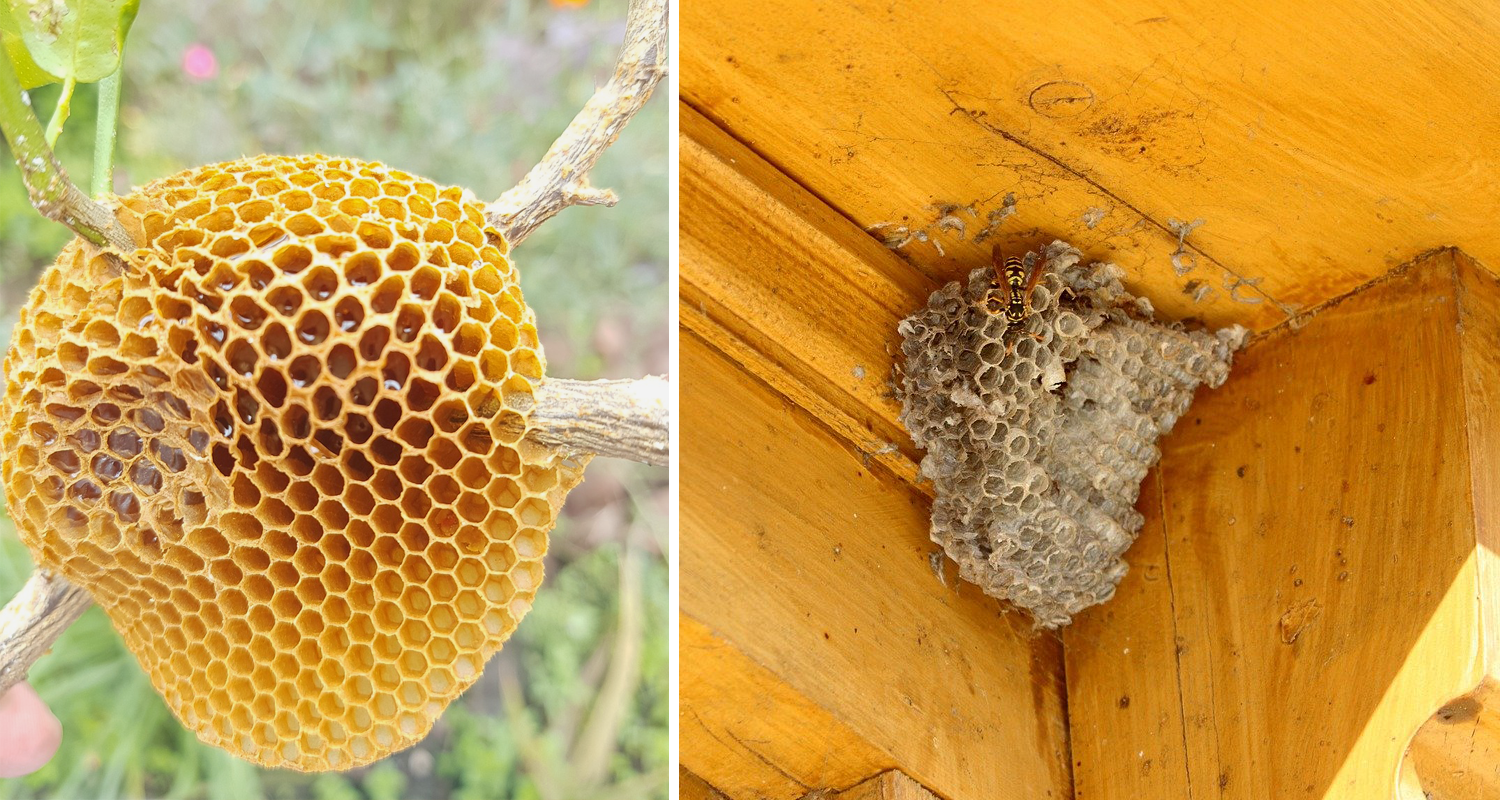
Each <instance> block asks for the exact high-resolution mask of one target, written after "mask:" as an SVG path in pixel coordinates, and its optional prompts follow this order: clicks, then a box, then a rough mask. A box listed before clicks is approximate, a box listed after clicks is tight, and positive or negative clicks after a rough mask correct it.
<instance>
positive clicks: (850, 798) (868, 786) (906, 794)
mask: <svg viewBox="0 0 1500 800" xmlns="http://www.w3.org/2000/svg"><path fill="white" fill-rule="evenodd" d="M832 797H833V798H837V800H939V798H938V796H937V795H935V794H933V793H932V792H929V791H928V790H927V788H926V787H924V786H923V785H922V784H920V783H917V782H916V781H914V780H912V779H911V777H910V776H908V775H907V774H906V773H904V772H902V771H900V770H896V769H893V770H891V771H889V772H882V773H880V774H879V775H876V776H875V777H873V778H870V779H869V780H867V781H865V782H863V783H861V784H859V785H858V786H855V787H853V788H850V789H846V790H845V791H842V792H839V793H838V794H836V795H832Z"/></svg>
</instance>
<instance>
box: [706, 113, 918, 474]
mask: <svg viewBox="0 0 1500 800" xmlns="http://www.w3.org/2000/svg"><path fill="white" fill-rule="evenodd" d="M681 120H682V134H681V138H680V142H681V145H680V148H679V152H680V156H679V158H680V161H681V170H680V172H681V181H680V190H679V191H680V198H681V199H680V203H681V205H682V207H683V208H684V209H691V212H690V213H685V214H683V215H682V224H681V232H680V239H681V248H680V250H681V264H682V269H681V280H680V291H681V304H680V308H681V310H682V313H681V319H682V325H683V326H684V327H685V328H687V329H688V330H691V331H693V332H695V333H697V334H698V335H700V336H702V337H703V338H704V339H705V340H707V341H710V342H712V343H713V345H714V347H716V348H719V349H720V350H722V351H724V352H725V353H726V354H728V355H729V356H730V357H731V358H733V359H734V360H735V361H736V362H738V363H740V364H743V365H745V367H746V368H747V369H748V370H749V371H751V372H753V373H754V374H755V375H757V376H758V377H759V378H760V379H761V380H762V381H765V382H766V383H767V384H768V385H769V386H771V388H773V389H774V390H775V391H777V392H779V393H781V394H782V395H784V396H786V397H787V398H788V399H789V400H790V401H792V402H794V403H796V404H797V405H799V406H801V407H803V408H805V409H807V410H808V411H809V412H811V413H812V414H813V415H814V416H816V417H817V418H818V419H820V420H822V421H823V422H824V423H825V424H827V425H828V426H830V427H831V428H832V429H833V430H834V431H835V432H836V433H837V434H838V435H839V436H841V437H842V438H844V439H846V440H847V441H849V442H850V443H851V445H853V446H854V447H856V448H857V449H859V450H860V451H861V452H863V453H865V454H867V456H868V457H869V458H870V459H871V460H873V461H874V462H876V463H878V464H880V465H881V466H883V467H884V468H886V469H888V470H891V471H892V472H894V473H895V474H897V475H898V476H901V477H903V478H905V479H907V480H908V481H912V482H915V480H916V461H917V460H919V459H920V455H919V454H918V453H917V452H916V449H915V447H914V446H913V445H912V443H911V439H910V437H908V436H907V434H906V431H905V430H904V429H903V428H902V427H901V423H900V422H899V421H898V420H897V416H898V415H899V414H900V410H901V407H900V404H899V403H898V402H897V401H896V400H895V399H894V398H893V397H892V396H891V391H890V387H889V385H888V379H889V376H890V368H891V363H892V362H891V359H892V354H893V353H896V352H898V349H897V348H898V347H899V345H900V338H899V337H898V336H897V334H896V324H897V323H898V322H899V321H900V320H901V319H902V318H903V317H905V316H906V315H907V314H909V313H911V311H912V310H913V309H915V308H918V307H920V306H921V305H922V304H923V303H924V302H926V299H927V295H929V294H930V293H931V292H932V290H933V289H936V288H937V287H936V286H935V285H933V284H932V283H931V282H930V281H928V280H927V279H926V278H924V277H922V276H921V275H920V274H918V273H916V272H915V271H913V270H912V269H911V268H910V267H909V266H908V265H907V264H906V263H905V262H903V261H902V260H901V259H900V258H898V257H897V256H896V255H894V254H893V253H891V252H889V251H887V250H886V249H885V248H883V247H881V246H880V245H879V244H877V243H876V242H875V241H874V240H872V239H871V238H870V237H868V236H866V235H865V234H864V233H863V232H862V231H860V230H859V229H858V228H857V227H855V226H854V225H852V224H850V223H849V221H848V220H846V219H844V218H843V217H842V216H839V214H838V213H837V212H835V211H833V210H832V209H830V208H829V207H828V206H826V205H824V204H823V203H822V202H820V201H818V199H817V198H815V197H812V196H811V195H809V194H808V193H807V192H806V191H804V190H803V189H802V188H801V187H800V186H797V185H796V184H795V183H793V182H792V181H791V180H789V179H788V178H787V177H786V176H785V175H782V174H781V173H780V172H778V171H777V170H776V169H775V168H774V167H772V166H771V165H770V164H767V163H766V162H765V161H763V160H761V159H760V158H758V157H757V156H756V155H755V154H754V153H752V152H751V151H750V150H748V149H747V148H745V146H744V145H742V144H740V143H739V142H736V141H734V140H733V139H731V138H730V137H729V136H728V135H726V134H725V133H724V132H723V131H721V130H719V129H718V128H716V127H715V126H714V125H713V123H711V122H709V121H708V120H706V119H704V118H703V117H702V116H701V115H699V114H697V113H696V112H694V111H693V110H692V109H691V108H686V107H684V108H682V109H681Z"/></svg>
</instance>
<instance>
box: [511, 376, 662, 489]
mask: <svg viewBox="0 0 1500 800" xmlns="http://www.w3.org/2000/svg"><path fill="white" fill-rule="evenodd" d="M671 389H672V386H671V384H669V383H667V380H666V378H663V377H660V376H655V375H653V376H649V377H645V378H640V379H637V380H624V381H573V380H568V379H566V378H548V379H547V380H546V381H544V382H543V383H542V385H541V386H539V387H537V390H536V408H533V409H532V410H531V414H530V416H529V421H530V424H529V426H528V430H527V433H526V436H527V438H529V439H531V440H532V441H534V442H537V443H539V444H544V445H547V446H548V447H555V448H557V449H560V450H566V451H569V452H573V453H592V454H594V455H600V456H609V457H611V458H626V459H629V460H631V461H639V462H641V463H643V464H650V465H652V466H657V467H664V466H666V465H667V459H668V457H669V456H670V455H671V451H670V448H669V446H668V442H667V432H668V430H669V427H670V426H669V420H668V410H667V409H668V403H669V401H668V398H669V397H670V394H671Z"/></svg>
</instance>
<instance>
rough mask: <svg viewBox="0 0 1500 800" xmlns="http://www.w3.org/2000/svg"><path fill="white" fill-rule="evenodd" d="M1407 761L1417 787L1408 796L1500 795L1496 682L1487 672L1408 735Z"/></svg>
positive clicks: (1477, 798) (1480, 798)
mask: <svg viewBox="0 0 1500 800" xmlns="http://www.w3.org/2000/svg"><path fill="white" fill-rule="evenodd" d="M1406 765H1407V766H1408V767H1409V768H1410V771H1411V775H1412V777H1413V778H1414V779H1415V782H1416V785H1417V787H1418V788H1419V790H1420V792H1421V794H1414V795H1413V798H1412V800H1493V798H1496V797H1500V683H1497V682H1496V681H1495V680H1494V679H1493V678H1486V679H1485V680H1484V681H1483V682H1482V683H1481V684H1480V685H1479V688H1477V689H1475V690H1474V691H1472V692H1469V693H1468V694H1466V695H1464V696H1463V697H1459V698H1456V699H1454V700H1452V701H1450V702H1448V703H1447V704H1446V705H1444V706H1443V707H1442V708H1441V709H1439V710H1438V712H1437V713H1436V714H1434V715H1433V717H1432V719H1431V720H1429V721H1428V722H1427V724H1426V725H1423V726H1422V729H1421V730H1420V731H1418V732H1417V735H1416V736H1415V737H1414V738H1413V739H1412V743H1411V750H1410V752H1409V753H1408V755H1407V761H1406ZM1403 800H1406V798H1403Z"/></svg>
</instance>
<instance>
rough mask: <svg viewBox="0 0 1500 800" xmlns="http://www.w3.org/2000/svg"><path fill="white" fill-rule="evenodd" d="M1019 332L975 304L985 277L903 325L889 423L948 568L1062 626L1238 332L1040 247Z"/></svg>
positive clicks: (1110, 565)
mask: <svg viewBox="0 0 1500 800" xmlns="http://www.w3.org/2000/svg"><path fill="white" fill-rule="evenodd" d="M1038 257H1040V258H1043V259H1045V260H1046V263H1045V265H1044V277H1043V278H1042V280H1041V281H1040V283H1039V284H1038V285H1037V287H1036V290H1035V292H1034V293H1033V295H1032V298H1031V314H1030V316H1029V317H1028V318H1027V319H1026V321H1025V323H1024V325H1025V327H1024V329H1022V330H1018V331H1014V332H1011V333H1009V334H1007V332H1006V321H1005V317H1004V315H1003V314H992V313H989V312H987V311H986V310H985V305H986V301H987V300H988V299H989V297H990V294H991V292H992V291H994V290H995V289H996V283H995V272H994V270H993V269H991V268H985V269H978V270H974V271H973V272H972V273H971V274H970V275H969V280H968V285H967V288H964V287H960V285H959V284H958V283H957V282H954V283H950V284H948V285H947V286H945V287H943V288H942V289H940V290H938V291H936V292H934V293H933V294H932V296H931V298H929V301H928V304H927V307H926V308H923V309H921V310H920V311H917V312H916V313H915V314H913V315H911V316H910V317H907V318H906V319H905V320H903V321H902V322H901V324H900V327H899V331H900V334H901V337H902V354H903V356H904V359H905V363H904V365H900V366H898V368H897V382H898V386H897V390H898V394H899V395H900V397H901V400H902V414H901V421H902V423H903V424H904V425H905V426H906V428H907V430H908V431H910V433H911V435H912V438H913V439H914V440H915V442H916V443H917V445H918V446H919V447H922V448H924V449H925V450H926V451H927V452H926V455H925V456H924V457H923V459H922V474H923V475H924V476H925V477H926V478H928V479H930V480H932V482H933V484H934V488H935V490H936V500H935V501H934V503H933V508H932V539H933V541H934V542H936V543H938V544H939V545H941V546H942V547H943V550H944V551H945V552H946V553H947V554H948V556H949V557H951V558H952V559H953V560H954V561H956V562H958V565H959V574H960V575H961V576H962V577H963V578H964V579H965V580H968V581H970V582H971V583H975V584H978V585H979V586H980V587H982V588H983V589H984V591H985V592H986V593H987V594H990V595H992V596H995V597H999V598H1002V599H1005V600H1008V601H1010V602H1012V603H1014V604H1015V605H1017V606H1020V607H1021V608H1024V609H1027V610H1028V611H1029V612H1030V613H1031V614H1032V616H1033V617H1034V619H1035V620H1036V623H1037V625H1039V626H1040V627H1043V628H1057V627H1061V626H1063V625H1066V624H1067V623H1068V622H1069V621H1071V620H1072V617H1073V615H1075V614H1077V613H1078V612H1079V611H1081V610H1083V609H1085V608H1087V607H1089V606H1091V605H1094V604H1097V603H1102V602H1104V601H1106V600H1108V599H1109V598H1110V597H1111V596H1112V595H1113V594H1114V591H1115V587H1116V585H1118V584H1119V582H1120V579H1121V578H1122V577H1124V575H1125V571H1126V568H1127V567H1126V563H1125V561H1124V558H1123V555H1124V553H1125V550H1126V549H1127V548H1128V547H1130V545H1131V543H1132V542H1134V541H1135V538H1136V536H1137V535H1138V534H1139V533H1140V530H1141V525H1142V524H1143V519H1142V517H1141V515H1140V514H1139V513H1138V512H1137V511H1136V510H1135V507H1134V506H1135V501H1136V497H1137V495H1138V494H1139V493H1140V484H1141V480H1142V479H1143V478H1145V476H1146V471H1147V470H1148V469H1149V468H1150V467H1151V466H1152V465H1153V464H1155V463H1156V461H1157V459H1158V458H1160V455H1161V453H1160V451H1159V450H1158V449H1157V445H1156V440H1157V437H1159V436H1161V435H1162V434H1164V433H1166V432H1167V431H1169V430H1171V429H1172V426H1173V424H1175V423H1176V421H1177V419H1178V418H1179V417H1180V416H1182V414H1183V413H1185V412H1186V410H1187V408H1188V405H1189V403H1191V402H1192V399H1193V392H1194V390H1195V389H1196V388H1197V387H1198V386H1199V385H1200V384H1207V385H1209V386H1214V387H1217V386H1219V385H1220V384H1222V383H1223V382H1224V380H1225V378H1226V377H1228V374H1229V366H1230V359H1231V356H1232V354H1233V352H1234V351H1235V350H1237V349H1238V348H1239V347H1240V345H1241V344H1242V343H1243V342H1244V338H1245V335H1246V331H1245V329H1244V328H1241V327H1239V326H1233V327H1230V328H1226V329H1223V330H1220V331H1218V332H1217V333H1215V334H1209V333H1206V332H1202V331H1191V332H1190V331H1186V330H1182V329H1181V328H1180V327H1176V326H1167V325H1162V324H1158V323H1156V322H1153V321H1152V319H1151V315H1152V310H1151V306H1150V303H1149V302H1147V301H1146V300H1144V299H1140V298H1134V297H1131V296H1130V295H1129V294H1127V293H1126V292H1125V289H1124V288H1123V287H1122V286H1121V285H1120V277H1121V276H1122V274H1123V273H1122V272H1121V270H1120V269H1119V268H1118V267H1116V266H1114V265H1111V264H1098V263H1095V264H1089V265H1083V264H1082V263H1081V262H1080V254H1079V252H1078V251H1077V250H1075V249H1073V248H1072V247H1071V246H1069V245H1067V244H1066V243H1064V242H1060V241H1059V242H1053V243H1052V244H1051V245H1049V246H1048V247H1046V248H1044V250H1043V251H1042V252H1041V253H1040V254H1037V253H1033V254H1029V255H1028V256H1027V259H1026V266H1027V267H1028V268H1030V267H1031V266H1032V265H1033V264H1034V263H1035V259H1036V258H1038Z"/></svg>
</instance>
